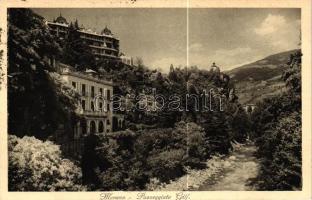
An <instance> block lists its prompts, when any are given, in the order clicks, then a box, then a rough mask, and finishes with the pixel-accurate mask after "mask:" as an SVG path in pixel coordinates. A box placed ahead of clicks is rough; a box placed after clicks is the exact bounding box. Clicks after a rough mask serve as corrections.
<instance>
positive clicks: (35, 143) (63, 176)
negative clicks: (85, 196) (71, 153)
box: [8, 135, 84, 191]
mask: <svg viewBox="0 0 312 200" xmlns="http://www.w3.org/2000/svg"><path fill="white" fill-rule="evenodd" d="M8 150H9V190H10V191H60V190H66V191H78V190H83V189H84V187H83V186H82V185H81V176H82V175H81V170H80V168H79V167H77V166H76V165H75V164H74V163H73V162H71V161H69V160H67V159H63V158H62V157H61V151H60V149H59V146H57V145H54V144H53V143H52V142H49V141H46V142H42V141H41V140H38V139H36V138H35V137H28V136H24V137H23V138H18V137H16V136H13V135H9V141H8Z"/></svg>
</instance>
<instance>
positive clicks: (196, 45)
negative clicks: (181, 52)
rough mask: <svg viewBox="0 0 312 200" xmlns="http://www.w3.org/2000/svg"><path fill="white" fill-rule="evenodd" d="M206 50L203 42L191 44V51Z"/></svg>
mask: <svg viewBox="0 0 312 200" xmlns="http://www.w3.org/2000/svg"><path fill="white" fill-rule="evenodd" d="M202 50H204V46H203V45H202V44H201V43H193V44H191V45H189V51H193V52H198V51H202Z"/></svg>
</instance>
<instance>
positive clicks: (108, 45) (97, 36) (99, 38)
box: [46, 14, 119, 60]
mask: <svg viewBox="0 0 312 200" xmlns="http://www.w3.org/2000/svg"><path fill="white" fill-rule="evenodd" d="M46 23H47V25H48V27H49V28H50V32H51V34H53V35H55V36H56V37H58V38H60V39H66V37H67V34H68V27H69V23H68V22H67V20H66V19H65V18H64V17H63V16H62V15H61V14H60V16H59V17H57V18H56V20H53V22H49V21H47V22H46ZM78 32H79V33H80V38H81V39H82V40H83V41H84V42H86V43H87V44H88V45H89V47H90V48H91V51H92V54H93V55H94V56H95V58H96V59H97V60H100V59H102V60H103V59H104V60H119V39H118V38H117V37H115V36H114V35H113V34H112V32H111V30H110V29H108V28H107V27H105V28H104V29H103V30H102V31H101V33H96V32H95V31H92V30H91V29H85V28H83V27H79V30H78Z"/></svg>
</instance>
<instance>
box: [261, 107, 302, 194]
mask: <svg viewBox="0 0 312 200" xmlns="http://www.w3.org/2000/svg"><path fill="white" fill-rule="evenodd" d="M300 119H301V115H300V114H299V113H296V112H294V113H292V114H291V115H290V116H287V117H284V118H282V119H281V120H279V121H278V123H276V125H275V127H274V128H272V129H271V130H268V131H266V132H265V133H264V134H263V136H262V141H263V142H262V143H261V146H260V147H259V149H261V150H259V154H260V156H261V157H262V158H263V160H262V162H261V169H260V175H259V178H258V180H259V184H258V186H259V189H262V190H292V189H298V188H301V185H302V183H301V159H302V156H301V153H302V152H301V139H302V138H301V120H300Z"/></svg>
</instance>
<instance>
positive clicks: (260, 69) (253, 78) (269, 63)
mask: <svg viewBox="0 0 312 200" xmlns="http://www.w3.org/2000/svg"><path fill="white" fill-rule="evenodd" d="M299 50H300V49H293V50H289V51H284V52H280V53H276V54H272V55H269V56H266V57H264V58H263V59H260V60H257V61H255V62H251V63H249V64H244V65H242V66H240V67H236V68H234V69H232V70H229V71H227V72H226V73H227V74H228V75H229V76H230V77H231V80H232V81H233V82H234V83H235V88H236V93H237V95H238V97H239V101H240V103H242V104H249V103H252V104H254V103H257V102H258V101H261V100H262V99H264V98H267V97H270V96H275V95H277V94H279V93H281V92H283V91H285V83H284V82H283V81H282V80H281V76H282V74H283V72H284V71H285V70H286V68H285V64H286V63H287V62H288V60H289V58H290V55H291V54H293V53H295V52H296V51H299Z"/></svg>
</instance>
